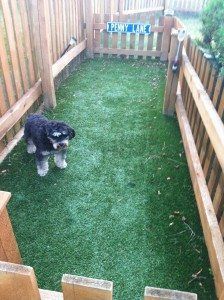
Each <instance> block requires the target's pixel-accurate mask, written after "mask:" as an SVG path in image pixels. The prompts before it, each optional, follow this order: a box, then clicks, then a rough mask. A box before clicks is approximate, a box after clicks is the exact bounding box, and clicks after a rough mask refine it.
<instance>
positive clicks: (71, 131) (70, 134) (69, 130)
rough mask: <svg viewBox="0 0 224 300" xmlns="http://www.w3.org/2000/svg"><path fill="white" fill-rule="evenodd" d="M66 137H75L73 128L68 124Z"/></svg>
mask: <svg viewBox="0 0 224 300" xmlns="http://www.w3.org/2000/svg"><path fill="white" fill-rule="evenodd" d="M68 137H69V140H71V139H73V138H74V137H75V130H74V129H73V128H71V127H69V126H68Z"/></svg>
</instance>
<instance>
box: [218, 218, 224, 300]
mask: <svg viewBox="0 0 224 300" xmlns="http://www.w3.org/2000/svg"><path fill="white" fill-rule="evenodd" d="M219 228H220V231H221V234H222V236H223V238H224V215H222V218H221V220H220V222H219ZM223 295H224V294H222V296H223ZM222 296H221V297H220V299H221V300H222V299H223V297H222Z"/></svg>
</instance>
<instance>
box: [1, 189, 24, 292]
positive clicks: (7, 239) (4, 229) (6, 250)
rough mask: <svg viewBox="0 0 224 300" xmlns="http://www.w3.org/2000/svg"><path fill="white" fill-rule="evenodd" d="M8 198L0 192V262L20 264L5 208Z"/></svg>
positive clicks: (6, 193)
mask: <svg viewBox="0 0 224 300" xmlns="http://www.w3.org/2000/svg"><path fill="white" fill-rule="evenodd" d="M10 197H11V194H10V193H8V192H2V191H0V260H2V261H6V262H11V263H17V264H21V263H22V259H21V256H20V252H19V248H18V245H17V242H16V239H15V236H14V233H13V229H12V225H11V222H10V219H9V216H8V212H7V208H6V205H7V203H8V202H9V199H10ZM0 298H1V297H0Z"/></svg>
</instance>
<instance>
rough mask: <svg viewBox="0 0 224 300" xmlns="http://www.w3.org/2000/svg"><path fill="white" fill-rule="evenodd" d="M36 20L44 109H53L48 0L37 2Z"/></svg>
mask: <svg viewBox="0 0 224 300" xmlns="http://www.w3.org/2000/svg"><path fill="white" fill-rule="evenodd" d="M38 18H39V28H40V52H41V60H42V63H41V66H40V74H41V75H40V76H41V81H42V82H41V84H42V91H43V97H44V105H45V107H46V108H54V107H55V106H56V97H55V89H54V80H53V74H52V60H51V48H50V45H51V40H50V36H49V32H50V24H49V20H50V17H49V7H48V0H38Z"/></svg>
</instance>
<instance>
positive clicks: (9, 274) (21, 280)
mask: <svg viewBox="0 0 224 300" xmlns="http://www.w3.org/2000/svg"><path fill="white" fill-rule="evenodd" d="M0 278H1V284H0V299H2V300H3V299H4V300H12V299H13V300H21V299H23V300H31V299H32V300H40V299H42V298H40V293H39V289H38V286H37V280H36V276H35V274H34V271H33V268H31V267H27V266H23V265H16V264H12V263H8V262H0ZM48 299H50V298H48Z"/></svg>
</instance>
